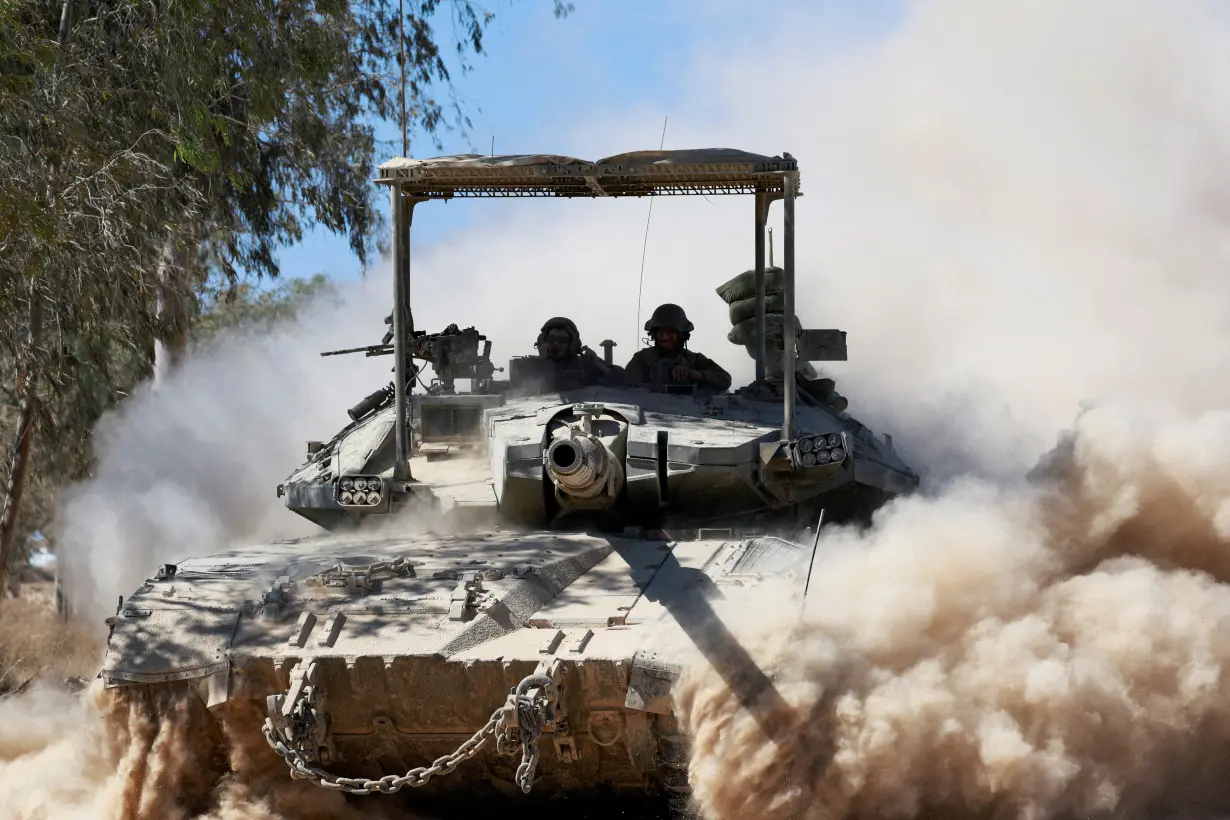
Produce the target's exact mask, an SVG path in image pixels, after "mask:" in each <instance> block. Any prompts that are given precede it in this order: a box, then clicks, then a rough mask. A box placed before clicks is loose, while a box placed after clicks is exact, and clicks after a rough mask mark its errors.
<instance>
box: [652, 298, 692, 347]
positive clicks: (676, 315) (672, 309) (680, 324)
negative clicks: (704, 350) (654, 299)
mask: <svg viewBox="0 0 1230 820" xmlns="http://www.w3.org/2000/svg"><path fill="white" fill-rule="evenodd" d="M660 327H669V328H671V329H672V330H674V331H675V332H676V333H678V334H679V341H680V342H681V343H682V342H686V341H687V340H688V337H689V336H691V335H692V331H693V329H695V325H693V324H692V323H691V322H690V321H688V314H686V313H684V311H683V308H681V307H679V305H676V304H674V303H672V302H667V303H666V304H664V305H658V307H657V310H655V311H654V312H653V315H652V316H650V317H649V321H648V322H646V323H645V332H646V333H648V334H649V335H650V336H652V335H653V332H654V331H655V330H657V329H658V328H660Z"/></svg>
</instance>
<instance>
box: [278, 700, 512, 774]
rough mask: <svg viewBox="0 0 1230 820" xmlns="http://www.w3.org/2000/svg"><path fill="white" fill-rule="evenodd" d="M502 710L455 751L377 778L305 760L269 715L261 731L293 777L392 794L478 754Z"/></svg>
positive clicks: (495, 713)
mask: <svg viewBox="0 0 1230 820" xmlns="http://www.w3.org/2000/svg"><path fill="white" fill-rule="evenodd" d="M503 714H504V710H503V708H500V709H496V710H495V712H493V713H492V714H491V718H490V719H488V721H487V723H486V725H485V726H483V728H481V729H479V730H478V731H477V732H475V733H474V735H473V736H472V737H471V738H470V739H469V740H467V741H466V742H465V743H462V744H461V745H460V746H458V747H457V751H455V752H453V753H452V754H448V755H444V756H443V757H438V758H436V759H435V760H434V761H433V762H432V764H431V765H430V766H419V767H417V768H414V769H411V770H410V771H408V772H406V773H405V774H404V775H400V776H398V775H395V774H391V775H386V776H385V777H382V778H380V779H378V780H370V779H368V778H366V777H339V776H336V775H331V774H329V773H328V772H326V771H325V770H324V769H321V768H318V767H316V766H312V765H310V764H309V763H308V761H307V756H306V755H305V754H303V752H301V751H299V750H298V749H291V748H289V747H288V746H287V745H286V744H285V743H284V742H283V741H282V740H281V738H279V737H278V735H277V730H276V729H274V727H273V721H272V720H270V719H269V718H265V726H264V728H263V729H262V731H263V732H264V735H265V740H267V741H268V742H269V745H270V746H272V747H273V750H274V751H275V752H277V753H278V754H279V755H281V756H282V757H283V758H284V759H285V760H286V764H287V765H288V766H290V776H291V777H293V778H295V779H298V780H313V781H315V782H316V784H317V785H319V786H323V787H324V788H326V789H331V790H333V791H344V792H349V793H351V794H371V793H372V792H380V793H381V794H393V793H394V792H397V791H400V790H401V789H403V788H405V787H407V786H409V787H410V788H417V787H418V786H422V785H424V784H425V783H427V781H428V780H431V778H433V777H435V776H436V775H438V774H449V773H450V772H452V771H453V770H454V769H456V768H457V767H458V766H460V765H461V763H462V761H464V760H467V759H469V758H471V757H473V756H474V755H476V754H478V751H479V750H480V749H482V747H483V746H484V745H486V743H487V741H488V740H490V739H491V738H492V737H494V736H495V735H496V732H497V730H498V728H499V724H500V721H501V719H502V718H503Z"/></svg>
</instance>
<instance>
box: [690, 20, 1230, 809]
mask: <svg viewBox="0 0 1230 820" xmlns="http://www.w3.org/2000/svg"><path fill="white" fill-rule="evenodd" d="M1225 11H1226V9H1225V7H1224V5H1223V4H1213V3H1201V2H1179V3H1165V4H1162V3H1155V2H1137V3H1131V4H1127V3H1109V2H1099V1H1098V0H1094V2H1087V3H1082V4H1081V5H1080V6H1079V7H1076V6H1074V5H1072V4H1067V3H1059V2H1045V1H1044V2H1039V3H1030V4H1028V5H1026V4H1019V5H1011V6H1009V5H1008V4H976V3H967V2H957V0H936V2H920V3H917V4H914V5H912V6H911V8H910V13H909V15H908V17H907V19H906V20H905V22H904V23H903V25H902V27H901V28H900V29H899V30H898V31H897V32H896V33H895V34H894V35H893V36H892V37H890V38H888V39H887V40H886V41H884V42H883V43H880V44H877V45H876V46H874V47H873V48H871V49H869V50H868V51H865V52H863V53H860V54H858V55H854V56H851V57H850V58H849V59H845V60H842V61H840V62H839V64H836V65H834V66H832V68H833V70H832V71H831V72H830V73H829V74H827V75H826V76H825V77H822V78H820V79H819V80H818V81H817V83H816V86H815V87H814V88H813V89H812V90H811V93H810V94H809V100H808V104H807V105H805V106H804V105H796V106H794V107H788V106H786V105H785V103H786V101H787V100H788V99H789V98H788V96H787V95H788V94H789V93H793V92H797V88H791V87H790V85H789V84H783V85H784V87H783V85H779V86H777V87H778V88H781V89H782V92H781V93H780V94H775V93H774V91H773V90H772V88H771V87H770V88H769V90H767V92H766V95H767V97H768V99H764V100H763V104H764V106H765V107H764V112H765V113H766V114H767V112H768V111H770V110H772V109H773V108H774V107H776V110H778V111H780V112H781V114H782V117H781V122H782V124H783V127H784V128H794V129H798V128H800V127H805V125H806V123H807V122H809V118H813V117H818V116H823V122H821V123H819V124H817V125H816V127H815V128H814V129H812V130H810V132H809V133H811V134H812V135H813V137H815V138H816V141H815V142H813V143H812V144H813V146H814V145H819V144H821V143H822V144H823V145H824V148H825V151H824V152H822V153H821V156H820V159H819V162H818V163H816V162H815V161H813V162H811V163H810V164H809V165H808V166H806V167H809V168H812V169H813V172H812V174H811V176H810V188H807V180H808V179H809V177H808V176H807V173H806V171H805V174H804V179H805V190H811V191H815V192H818V193H819V194H820V196H821V197H822V198H823V205H822V206H821V207H823V208H824V210H825V215H824V218H823V219H821V220H820V223H821V224H820V225H819V226H817V228H816V230H815V231H814V232H813V233H812V238H811V239H810V240H804V241H814V242H815V244H814V245H813V247H814V248H815V249H816V251H817V254H818V255H819V256H820V257H821V258H822V259H823V260H824V261H823V268H824V275H823V277H822V279H823V282H824V288H825V292H826V294H825V295H826V296H827V299H820V298H817V297H816V296H813V300H812V301H811V302H810V305H813V306H815V308H816V309H817V310H819V309H820V308H821V307H822V306H823V305H824V304H825V303H827V305H828V306H829V309H830V310H831V309H832V307H833V306H834V305H840V306H841V309H842V312H843V314H844V322H845V324H846V325H847V326H848V327H849V329H850V330H851V346H852V350H854V351H857V356H858V358H857V362H858V364H857V366H855V364H854V363H853V362H852V363H851V365H849V366H848V370H849V373H848V375H847V376H846V379H845V383H846V385H847V389H846V392H847V393H848V394H850V395H851V396H852V397H853V399H852V409H853V410H854V411H855V412H856V413H857V414H859V415H860V416H861V417H863V418H865V419H866V420H868V421H871V422H872V423H873V425H882V424H884V423H888V424H891V425H892V427H894V428H895V429H896V430H900V431H901V435H900V436H899V439H900V440H901V441H902V449H908V450H909V452H910V453H911V457H912V460H913V461H914V463H918V464H920V466H926V467H929V468H930V470H931V474H932V477H933V478H936V479H941V481H940V482H939V484H938V487H937V486H935V485H934V484H933V490H932V493H931V494H930V497H918V498H913V499H910V500H906V501H901V502H898V503H895V504H894V505H892V506H891V507H890V508H888V509H886V510H885V511H883V512H882V514H881V515H879V516H878V517H877V522H876V526H875V527H874V528H873V529H872V530H871V531H870V532H868V533H866V534H864V535H861V536H860V535H857V534H855V533H853V532H850V531H841V530H838V531H835V532H832V533H830V534H829V535H828V536H826V537H825V538H824V539H823V540H822V544H821V554H820V555H819V557H818V558H817V563H816V565H815V567H814V575H813V578H812V586H811V591H810V594H809V603H810V606H809V609H808V612H807V614H806V616H805V617H804V618H802V619H801V620H800V619H798V618H797V616H795V615H794V614H793V613H791V612H788V611H784V610H783V609H782V608H781V607H778V608H776V609H772V610H771V611H770V608H767V607H766V608H758V609H757V610H755V611H756V613H757V614H755V615H751V614H749V613H748V612H747V611H745V612H744V613H742V614H741V617H740V618H739V619H732V623H735V624H738V625H739V626H740V631H741V633H742V635H741V637H742V639H743V643H744V645H745V646H747V647H749V648H750V651H752V652H753V654H755V655H756V657H757V659H758V660H759V661H760V662H761V663H762V664H763V665H764V667H765V668H766V669H768V670H770V671H771V673H772V675H773V677H774V680H775V685H776V692H777V694H779V695H780V699H778V700H776V701H774V702H772V703H770V702H768V701H766V702H763V703H760V704H752V705H750V706H749V705H746V704H742V703H740V702H739V700H738V698H737V693H735V692H732V690H731V688H730V687H729V686H728V685H727V683H726V682H725V681H724V680H723V679H722V678H721V676H720V675H719V674H717V672H716V671H715V670H714V668H713V667H712V666H711V665H710V663H709V661H708V660H706V659H701V658H695V659H694V660H693V665H692V666H691V667H690V669H689V672H688V675H687V677H686V679H685V682H684V685H683V686H682V688H681V689H680V691H679V692H678V705H679V707H680V709H681V711H682V713H683V717H684V719H685V722H686V725H687V727H688V730H689V732H690V733H691V734H692V735H693V737H694V749H693V760H692V765H691V775H692V781H693V786H694V788H695V793H696V796H697V799H698V801H699V803H700V805H701V807H702V808H703V809H704V811H705V816H706V818H707V820H724V818H734V817H747V816H752V815H753V814H754V815H755V816H758V817H762V818H764V819H765V820H775V819H776V818H787V817H790V818H859V817H918V816H928V817H929V816H942V817H958V818H959V817H1020V818H1043V817H1077V816H1079V817H1089V816H1114V817H1159V816H1176V817H1186V818H1191V817H1209V816H1218V813H1220V816H1225V813H1226V812H1230V805H1227V804H1228V803H1230V793H1228V792H1227V790H1226V788H1225V786H1224V772H1225V770H1226V765H1227V764H1228V763H1230V759H1228V758H1227V753H1226V750H1227V749H1228V748H1230V694H1227V693H1226V690H1225V687H1224V684H1223V678H1224V676H1225V674H1226V672H1227V671H1230V669H1228V666H1230V643H1227V641H1226V639H1225V638H1224V633H1225V626H1226V623H1227V618H1228V617H1230V586H1227V582H1228V581H1230V484H1228V482H1230V469H1228V468H1227V466H1226V465H1227V464H1230V438H1228V437H1230V415H1227V414H1226V413H1225V412H1223V411H1222V410H1220V409H1219V408H1220V407H1223V406H1224V405H1225V403H1226V401H1227V398H1228V397H1227V395H1226V384H1225V382H1224V380H1223V379H1220V378H1218V376H1217V374H1219V373H1221V372H1224V371H1225V367H1226V364H1227V362H1226V355H1227V351H1230V344H1228V343H1230V334H1227V327H1226V324H1227V322H1226V319H1227V316H1226V311H1227V303H1226V302H1225V299H1224V296H1223V294H1224V291H1225V286H1224V281H1223V280H1224V277H1225V270H1226V264H1225V262H1226V251H1227V243H1226V238H1227V227H1228V226H1230V222H1228V217H1230V213H1228V212H1227V210H1226V207H1225V194H1224V191H1225V190H1227V186H1226V182H1227V179H1226V177H1225V174H1226V171H1225V167H1226V166H1225V163H1224V162H1222V159H1223V157H1224V156H1225V154H1226V151H1227V149H1228V148H1230V119H1228V117H1230V114H1228V113H1227V112H1230V106H1228V105H1227V103H1230V82H1228V81H1227V79H1226V78H1227V77H1228V76H1230V74H1227V73H1226V70H1225V69H1226V66H1225V64H1224V61H1225V60H1226V59H1227V57H1226V54H1227V52H1226V49H1225V47H1224V44H1225V40H1226V35H1227V33H1228V32H1227V28H1226V22H1227V18H1226V17H1225ZM770 62H771V61H766V62H765V63H763V64H761V66H760V68H761V69H762V71H763V73H756V74H753V75H752V76H751V77H750V79H749V80H748V82H757V81H758V80H759V81H763V80H764V79H765V78H766V77H768V76H771V75H778V76H780V74H781V73H782V72H784V71H786V70H787V69H789V68H790V67H791V65H790V64H791V62H793V63H794V64H795V67H797V65H798V62H799V60H798V59H797V58H794V59H793V61H792V60H791V59H785V60H781V61H778V62H777V63H775V64H770ZM713 69H714V70H715V72H716V73H717V77H716V80H715V82H716V84H717V85H719V86H721V87H723V88H729V89H731V93H732V95H733V94H738V93H740V92H742V91H745V90H746V85H744V84H742V83H740V81H739V78H738V77H737V73H736V68H735V67H733V66H732V67H729V68H725V69H723V67H721V66H717V65H714V66H713ZM748 119H754V118H753V117H749V118H748ZM745 121H746V120H745ZM800 156H802V153H801V152H800ZM817 165H818V166H819V167H817ZM813 258H814V257H813ZM851 274H853V275H851ZM804 304H808V303H807V302H804ZM804 318H805V320H806V319H807V316H806V315H805V316H804ZM856 331H861V332H856ZM843 369H846V368H843ZM1095 400H1096V401H1095ZM864 401H866V402H868V403H869V404H870V405H871V407H869V412H867V413H866V414H863V413H862V407H863V405H862V404H861V402H864ZM873 408H874V409H873ZM1078 412H1079V413H1080V415H1079V417H1078V419H1077V422H1076V425H1075V427H1074V429H1073V430H1071V431H1070V432H1064V433H1062V434H1061V431H1063V429H1064V428H1065V427H1067V426H1069V419H1071V418H1072V417H1073V416H1074V415H1076V414H1077V413H1078ZM1057 438H1058V441H1059V444H1058V445H1057V446H1055V447H1054V449H1053V450H1051V451H1050V452H1049V453H1047V454H1046V456H1045V457H1044V458H1043V459H1042V460H1041V463H1040V464H1038V467H1037V469H1036V470H1034V471H1033V477H1034V479H1035V481H1036V482H1038V484H1037V485H1035V486H1032V487H1030V486H1026V485H1025V484H1024V482H1022V481H1021V479H1022V478H1023V477H1024V475H1025V473H1026V470H1027V469H1028V468H1029V467H1030V465H1031V464H1032V463H1033V462H1034V461H1035V460H1037V455H1038V454H1040V453H1043V452H1044V451H1046V450H1047V449H1048V447H1051V446H1052V445H1053V444H1054V442H1055V441H1056V440H1057ZM711 660H713V663H714V664H715V665H720V661H721V659H711Z"/></svg>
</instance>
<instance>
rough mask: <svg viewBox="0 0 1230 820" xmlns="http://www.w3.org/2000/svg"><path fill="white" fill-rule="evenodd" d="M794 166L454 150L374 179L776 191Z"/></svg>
mask: <svg viewBox="0 0 1230 820" xmlns="http://www.w3.org/2000/svg"><path fill="white" fill-rule="evenodd" d="M798 170H799V166H798V162H797V161H796V160H795V159H794V157H792V156H790V154H787V153H783V154H782V156H780V157H769V156H764V155H762V154H752V153H749V152H747V151H739V150H736V149H733V148H693V149H684V150H678V151H633V152H632V153H628V154H618V155H616V156H613V157H606V158H605V159H600V160H598V161H597V162H589V161H587V160H583V159H577V158H576V157H564V156H558V155H555V154H511V155H504V156H495V157H484V156H480V155H478V154H456V155H453V156H447V157H434V158H432V159H408V158H405V157H398V158H396V159H391V160H389V161H388V162H385V163H383V164H382V165H381V166H380V176H379V177H378V178H377V180H376V181H377V182H380V183H384V184H386V185H395V186H397V187H398V188H400V189H401V190H402V192H403V193H405V194H406V195H408V196H415V197H423V198H425V199H450V198H452V197H524V196H537V197H604V196H615V197H619V196H662V195H672V194H673V195H678V194H709V195H713V194H753V193H756V192H766V193H781V191H782V176H783V174H788V173H793V174H797V173H798ZM795 188H796V196H797V195H798V190H797V189H798V186H797V183H796V186H795Z"/></svg>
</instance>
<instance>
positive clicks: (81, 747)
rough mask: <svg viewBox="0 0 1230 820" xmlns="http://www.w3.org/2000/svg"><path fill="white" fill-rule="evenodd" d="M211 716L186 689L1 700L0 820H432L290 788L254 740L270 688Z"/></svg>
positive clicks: (244, 689) (250, 681) (251, 690)
mask: <svg viewBox="0 0 1230 820" xmlns="http://www.w3.org/2000/svg"><path fill="white" fill-rule="evenodd" d="M235 683H236V686H235V689H234V691H233V694H232V697H231V699H230V700H229V701H228V702H227V704H226V705H225V706H224V707H223V708H222V709H221V710H220V711H219V712H217V713H213V714H211V713H210V712H208V711H207V710H206V709H205V706H204V703H203V701H201V699H200V698H199V697H198V696H197V695H196V694H195V693H193V692H192V691H191V689H190V687H188V686H187V685H182V684H181V685H169V686H166V687H161V688H160V689H158V690H145V689H143V688H133V689H129V690H121V691H119V692H108V691H104V690H103V689H102V688H101V684H100V683H96V684H95V685H94V686H93V687H92V688H91V689H90V690H89V691H88V692H85V693H83V694H81V695H70V694H68V693H65V692H60V691H56V690H51V689H36V690H34V691H32V692H30V693H28V694H26V695H23V696H20V697H19V698H14V699H10V700H5V701H0V795H3V796H4V799H3V801H0V818H3V820H9V818H22V820H34V818H37V819H38V820H60V818H64V820H68V818H73V820H80V818H85V819H86V820H155V819H156V820H188V818H194V819H195V820H292V818H293V820H358V818H361V817H362V818H374V820H392V818H397V820H431V818H428V817H427V816H425V815H422V814H418V813H411V812H408V811H405V810H396V807H395V804H385V805H379V804H376V805H373V804H371V803H367V804H358V803H354V802H348V801H347V799H346V798H344V797H343V795H341V794H338V793H333V792H328V791H325V790H323V789H321V788H320V787H319V786H317V785H315V784H312V783H308V782H305V781H302V780H292V779H291V778H290V777H289V776H288V775H287V771H286V766H285V764H284V763H283V762H282V760H281V758H279V757H277V756H276V755H275V754H274V753H273V752H272V750H270V748H269V746H268V744H267V743H266V741H265V738H264V737H263V736H262V735H261V733H260V726H261V725H262V723H263V721H264V716H265V702H264V698H263V697H261V695H263V694H265V693H266V692H268V691H271V688H270V686H271V684H270V682H269V681H267V680H263V679H258V678H248V677H246V676H243V675H240V676H239V677H238V678H237V679H236V681H235Z"/></svg>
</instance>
